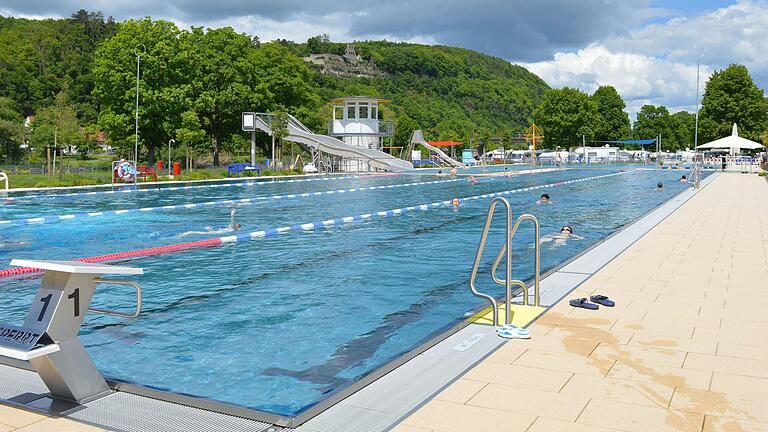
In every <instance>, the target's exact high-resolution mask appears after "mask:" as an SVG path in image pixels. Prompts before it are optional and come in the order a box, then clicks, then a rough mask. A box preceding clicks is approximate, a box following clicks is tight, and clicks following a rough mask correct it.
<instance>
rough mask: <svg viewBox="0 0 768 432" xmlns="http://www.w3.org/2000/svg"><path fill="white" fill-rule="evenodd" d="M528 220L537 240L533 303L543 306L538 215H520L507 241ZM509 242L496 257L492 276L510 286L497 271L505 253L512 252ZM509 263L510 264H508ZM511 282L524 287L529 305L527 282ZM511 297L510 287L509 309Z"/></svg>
mask: <svg viewBox="0 0 768 432" xmlns="http://www.w3.org/2000/svg"><path fill="white" fill-rule="evenodd" d="M526 220H528V221H531V222H533V228H534V237H535V238H534V240H535V242H534V246H533V249H534V265H535V269H534V270H535V273H534V279H533V280H534V283H533V305H534V306H541V290H540V285H541V284H540V282H541V281H540V278H541V275H540V273H541V256H540V253H539V241H540V238H541V237H540V227H539V220H538V219H536V216H534V215H532V214H528V213H525V214H522V215H520V217H518V218H517V220H516V221H515V225H514V226H513V227H512V230H511V232H510V234H509V235H508V236H507V242H509V243H511V242H512V238H514V237H515V234H516V233H517V229H518V228H519V227H520V224H521V223H522V222H523V221H526ZM507 242H505V244H504V245H502V246H501V250H500V251H499V254H498V255H497V256H496V259H495V260H494V262H493V266H492V267H491V276H492V277H493V281H494V282H496V283H497V284H499V285H505V286H509V284H507V281H506V280H505V279H499V277H498V276H496V271H497V270H498V268H499V264H500V263H501V258H502V257H503V256H504V254H505V253H507V254H510V253H511V250H512V248H511V247H509V248H508V247H507V246H508V245H507V244H506V243H507ZM507 249H509V251H507ZM507 262H508V263H509V262H511V260H510V259H509V257H507ZM507 265H509V264H507ZM511 284H512V285H517V286H519V287H521V288H522V289H523V305H525V306H527V305H528V286H527V285H526V284H525V282H523V281H521V280H517V279H513V280H512V281H511ZM511 297H512V292H511V291H510V290H509V289H507V309H509V308H510V305H511V300H510V298H511ZM507 324H509V323H507Z"/></svg>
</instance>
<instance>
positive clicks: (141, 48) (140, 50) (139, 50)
mask: <svg viewBox="0 0 768 432" xmlns="http://www.w3.org/2000/svg"><path fill="white" fill-rule="evenodd" d="M133 53H134V54H135V55H136V129H135V131H134V135H135V141H134V145H133V167H134V168H136V167H137V166H139V70H140V69H141V56H142V55H144V54H146V53H147V47H146V45H144V44H138V45H136V46H135V47H133Z"/></svg>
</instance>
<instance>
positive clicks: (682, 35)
mask: <svg viewBox="0 0 768 432" xmlns="http://www.w3.org/2000/svg"><path fill="white" fill-rule="evenodd" d="M765 53H768V3H767V2H765V1H754V0H753V1H739V2H738V3H736V4H734V5H731V6H728V7H724V8H720V9H717V10H713V11H708V12H705V13H702V14H700V15H696V16H693V17H675V18H671V19H669V20H666V21H664V22H661V23H654V24H648V25H646V26H643V27H640V28H638V29H636V30H633V31H631V32H629V33H628V34H627V35H624V36H616V37H612V38H607V39H603V40H599V41H597V42H594V43H593V44H591V45H589V46H588V47H586V48H583V49H580V50H578V51H576V52H569V53H564V52H560V53H557V54H555V55H554V58H553V59H552V60H549V61H543V62H537V63H529V64H525V65H524V66H526V67H528V68H529V69H530V70H531V71H532V72H534V73H536V74H538V75H540V76H541V77H542V78H543V79H544V80H545V81H547V82H548V83H549V84H550V85H551V86H554V87H564V86H570V87H577V88H579V89H581V90H584V91H587V92H592V91H594V90H595V89H596V88H597V86H599V85H601V84H607V85H613V86H614V87H616V90H618V92H619V93H620V94H621V95H622V97H624V100H625V101H626V102H627V108H628V111H630V113H635V112H637V111H638V110H639V109H640V107H641V106H642V105H643V104H645V103H651V104H655V105H658V104H662V105H665V106H667V107H668V108H670V110H672V111H677V110H681V109H685V110H688V111H693V110H694V109H695V103H696V60H697V56H698V55H699V54H700V55H701V59H702V67H701V81H700V83H701V84H700V85H701V90H700V91H701V93H703V91H704V85H705V82H706V79H707V78H708V77H709V76H710V75H711V73H712V72H713V71H714V70H716V69H723V68H725V67H726V66H728V65H729V64H731V63H740V64H744V65H746V66H747V68H749V71H750V73H751V74H752V77H753V79H754V80H755V82H756V83H757V85H758V86H760V87H762V88H765V87H768V56H766V55H765Z"/></svg>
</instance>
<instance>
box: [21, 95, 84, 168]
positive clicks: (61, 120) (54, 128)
mask: <svg viewBox="0 0 768 432" xmlns="http://www.w3.org/2000/svg"><path fill="white" fill-rule="evenodd" d="M31 129H32V133H31V134H30V137H29V140H30V144H31V146H32V147H34V148H36V149H38V150H39V151H40V152H41V153H43V154H44V153H45V148H46V147H47V146H53V145H54V144H55V145H57V146H58V147H66V146H80V145H82V144H83V143H84V141H85V140H84V134H83V131H82V130H81V128H80V124H79V122H78V119H77V112H76V110H75V106H74V104H72V103H71V102H70V101H69V98H68V97H67V93H66V92H65V91H61V92H59V94H57V95H56V99H55V101H54V104H53V105H51V106H48V107H45V108H43V109H41V110H40V111H38V113H37V115H35V119H34V120H33V121H32V125H31Z"/></svg>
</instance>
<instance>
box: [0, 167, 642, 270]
mask: <svg viewBox="0 0 768 432" xmlns="http://www.w3.org/2000/svg"><path fill="white" fill-rule="evenodd" d="M627 172H631V171H621V172H617V173H612V174H605V175H600V176H593V177H585V178H582V179H576V180H568V181H564V182H556V183H550V184H545V185H539V186H530V187H526V188H520V189H512V190H507V191H501V192H494V193H489V194H482V195H475V196H469V197H465V198H459V201H460V202H466V201H470V200H479V199H483V198H494V197H497V196H503V195H511V194H514V193H519V192H526V191H531V190H535V189H543V188H548V187H555V186H562V185H566V184H572V183H579V182H585V181H589V180H597V179H602V178H606V177H613V176H617V175H620V174H625V173H627ZM452 201H453V200H446V201H439V202H434V203H430V204H421V205H415V206H410V207H403V208H397V209H392V210H384V211H380V212H376V213H366V214H361V215H355V216H347V217H343V218H338V219H328V220H324V221H317V222H309V223H304V224H299V225H292V226H286V227H280V228H270V229H266V230H261V231H254V232H250V233H245V234H237V235H233V236H227V237H211V238H208V239H204V240H198V241H195V242H186V243H179V244H170V245H165V246H155V247H151V248H147V249H139V250H134V251H122V252H118V253H114V254H107V255H100V256H95V257H88V258H79V259H77V260H76V261H83V262H105V261H115V260H122V259H126V258H129V257H139V256H154V255H160V254H164V253H181V252H189V251H192V250H195V249H199V248H202V247H211V246H219V245H222V244H225V243H240V242H246V241H251V240H258V239H262V238H267V237H275V236H278V235H280V234H283V233H287V232H291V231H313V230H320V229H325V228H329V227H332V226H338V225H345V224H353V223H359V222H363V221H367V220H371V219H374V218H377V217H378V218H382V219H383V218H386V217H391V216H399V215H402V214H406V213H408V212H411V211H414V210H421V211H426V210H432V209H436V208H440V207H448V206H452V205H453V203H452ZM37 271H39V270H38V269H35V268H32V267H17V268H12V269H2V270H0V278H3V277H10V276H14V275H19V274H26V273H35V272H37Z"/></svg>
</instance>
